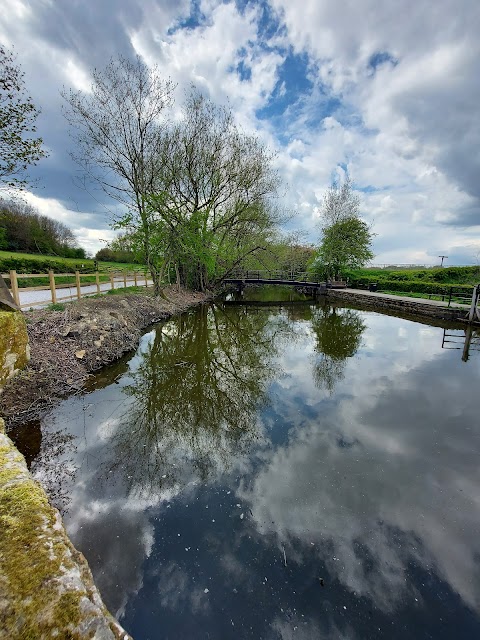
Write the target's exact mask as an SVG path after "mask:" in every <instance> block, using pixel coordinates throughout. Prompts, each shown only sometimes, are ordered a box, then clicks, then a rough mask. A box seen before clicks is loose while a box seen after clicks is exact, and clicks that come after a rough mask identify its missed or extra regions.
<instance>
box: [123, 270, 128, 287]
mask: <svg viewBox="0 0 480 640" xmlns="http://www.w3.org/2000/svg"><path fill="white" fill-rule="evenodd" d="M123 286H124V287H125V289H126V288H127V272H126V271H124V272H123Z"/></svg>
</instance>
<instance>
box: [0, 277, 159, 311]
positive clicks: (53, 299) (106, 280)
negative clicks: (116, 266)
mask: <svg viewBox="0 0 480 640" xmlns="http://www.w3.org/2000/svg"><path fill="white" fill-rule="evenodd" d="M0 275H1V276H2V278H3V279H4V280H5V281H7V283H9V284H10V286H9V290H10V293H11V294H12V297H13V299H14V301H15V304H16V305H17V306H18V307H19V308H20V309H25V308H27V307H32V306H39V305H45V304H56V303H57V302H61V301H63V300H73V299H75V298H76V299H77V300H81V298H84V297H87V296H91V295H95V293H97V294H100V293H102V285H110V290H113V289H122V288H125V287H127V286H132V285H133V286H135V287H137V286H145V287H148V284H149V280H148V276H147V274H145V273H143V274H142V273H140V272H138V271H132V272H126V271H117V272H114V271H109V272H99V271H95V272H94V273H80V272H79V271H75V272H74V273H54V272H53V271H49V272H48V273H17V272H16V271H15V270H13V271H9V272H8V273H2V274H0ZM65 277H69V278H72V279H74V281H73V282H70V283H68V282H67V283H65V282H60V283H59V282H56V280H55V279H56V278H65ZM92 277H94V278H95V281H94V282H91V281H90V282H84V283H83V284H82V279H84V278H90V279H91V278H92ZM24 278H48V281H49V284H48V285H38V286H32V287H20V286H19V284H18V281H19V279H24ZM119 283H122V286H120V287H119V286H116V285H118V284H119ZM86 286H89V287H90V286H91V287H94V291H85V287H86ZM72 288H74V289H75V293H73V294H72V293H70V294H69V295H67V296H65V295H64V296H62V295H57V293H58V292H61V291H62V289H72ZM82 289H83V290H82ZM95 289H96V291H95ZM28 291H45V292H48V293H49V294H50V295H49V297H48V298H46V299H44V300H35V301H30V302H26V303H22V302H21V299H20V294H21V293H23V292H28ZM104 291H105V290H104Z"/></svg>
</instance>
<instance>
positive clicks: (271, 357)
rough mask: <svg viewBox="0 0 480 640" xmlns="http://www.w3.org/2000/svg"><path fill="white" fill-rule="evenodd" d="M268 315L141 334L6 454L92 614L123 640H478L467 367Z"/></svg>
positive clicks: (303, 313)
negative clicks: (34, 489)
mask: <svg viewBox="0 0 480 640" xmlns="http://www.w3.org/2000/svg"><path fill="white" fill-rule="evenodd" d="M283 296H284V297H283V300H284V302H283V304H281V305H276V304H273V303H272V300H274V299H275V297H277V299H278V292H277V293H276V294H273V293H272V292H271V291H269V290H266V291H264V292H263V293H260V292H259V290H257V291H255V290H252V291H250V292H248V291H246V292H245V296H244V297H243V298H242V302H243V303H242V304H238V305H237V304H234V300H229V301H227V302H226V303H218V304H211V305H206V306H203V307H202V308H199V309H196V310H195V311H192V312H191V313H187V314H184V315H182V316H180V317H178V318H175V319H173V320H170V321H169V322H167V323H164V324H160V325H158V326H156V327H155V328H153V329H152V330H151V331H149V332H147V333H146V334H145V335H144V336H143V338H142V340H141V343H140V345H139V348H138V350H137V352H136V353H134V354H130V355H129V356H128V357H127V358H124V359H123V360H121V361H119V362H118V363H116V364H115V365H114V366H112V367H109V368H108V369H105V370H103V371H102V372H101V373H99V374H98V375H97V376H96V377H95V378H94V379H92V381H91V383H90V386H89V388H88V392H87V393H85V394H84V395H82V396H79V397H72V398H69V399H67V400H65V401H64V402H63V403H62V404H61V405H60V406H59V407H58V408H56V409H55V410H54V411H52V412H51V413H50V414H49V415H48V416H46V418H45V419H44V420H43V421H42V422H41V423H37V424H33V425H30V433H31V434H35V433H36V434H37V436H38V437H37V438H35V435H33V436H32V437H31V439H30V441H29V442H23V443H22V441H21V440H20V439H18V440H17V443H18V446H19V447H20V448H23V450H24V452H25V453H26V455H27V457H28V461H29V464H30V465H31V470H32V472H33V473H34V475H35V477H36V478H37V479H39V480H40V481H41V482H42V483H43V485H44V486H45V488H46V489H47V491H48V493H49V495H50V498H51V500H52V502H53V503H54V504H55V505H56V506H57V507H58V508H59V509H60V510H61V512H62V514H63V517H64V521H65V525H66V527H67V531H68V533H69V535H70V537H71V539H72V541H73V543H74V544H75V546H76V547H77V548H78V549H79V550H80V551H82V552H83V553H84V555H85V556H86V558H87V560H88V562H89V564H90V567H91V569H92V572H93V574H94V578H95V581H96V583H97V585H98V587H99V589H100V592H101V594H102V596H103V598H104V601H105V603H106V605H107V606H108V607H109V609H110V610H111V612H112V613H113V614H114V615H116V616H118V618H119V619H120V621H121V623H122V625H123V626H124V627H125V628H126V630H127V631H129V632H130V633H131V634H132V635H133V637H134V638H135V640H146V639H149V640H154V639H157V638H158V639H167V638H168V639H173V638H175V639H178V638H185V639H196V638H210V639H212V640H213V639H219V640H220V639H221V640H225V639H228V638H235V639H239V638H257V639H258V638H262V639H268V640H270V639H272V640H274V639H282V640H287V639H290V638H299V639H301V640H307V639H312V640H313V639H318V638H322V639H328V640H330V639H331V640H334V639H335V640H336V639H345V640H347V639H349V640H372V639H376V638H379V639H380V638H381V639H387V638H388V639H396V638H399V639H400V638H401V639H402V640H405V639H406V638H409V639H412V638H413V639H426V638H435V640H439V639H442V638H445V639H447V638H448V639H451V638H456V639H457V640H458V639H463V638H465V639H471V638H478V637H480V577H479V576H480V421H479V403H478V399H479V390H480V357H478V356H480V354H475V353H472V354H471V357H470V358H469V360H468V361H467V362H463V361H462V358H461V356H462V351H461V350H457V349H454V348H449V349H446V348H442V346H443V347H445V346H451V344H452V343H449V344H446V343H445V342H444V327H443V326H431V325H429V324H425V323H419V322H414V321H411V320H406V319H402V318H398V317H394V316H388V315H381V314H377V313H373V312H366V311H361V310H358V309H352V308H342V307H340V306H328V305H324V304H320V303H314V302H312V301H308V300H305V298H304V297H303V296H301V295H298V294H292V293H290V292H284V293H283ZM255 301H257V302H258V304H255ZM267 301H269V302H270V304H265V303H266V302H267ZM245 302H249V304H245ZM447 330H448V331H449V332H450V333H453V334H455V332H457V334H458V336H459V337H461V335H462V330H459V329H455V328H448V329H447ZM442 343H443V345H442ZM459 346H461V345H459ZM32 442H33V443H34V444H33V445H32ZM32 447H33V448H32Z"/></svg>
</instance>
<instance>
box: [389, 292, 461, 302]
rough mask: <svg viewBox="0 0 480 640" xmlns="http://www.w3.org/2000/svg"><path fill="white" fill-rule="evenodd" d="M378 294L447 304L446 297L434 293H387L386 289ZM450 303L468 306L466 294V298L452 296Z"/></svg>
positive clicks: (447, 297)
mask: <svg viewBox="0 0 480 640" xmlns="http://www.w3.org/2000/svg"><path fill="white" fill-rule="evenodd" d="M378 292H379V293H386V294H388V295H390V296H402V297H407V298H420V299H422V300H438V301H439V302H448V299H449V296H448V295H443V296H442V295H438V294H434V293H418V292H416V291H389V290H388V289H379V290H378ZM451 302H455V303H458V304H469V302H468V294H467V295H466V297H461V298H460V297H457V296H455V295H452V298H451Z"/></svg>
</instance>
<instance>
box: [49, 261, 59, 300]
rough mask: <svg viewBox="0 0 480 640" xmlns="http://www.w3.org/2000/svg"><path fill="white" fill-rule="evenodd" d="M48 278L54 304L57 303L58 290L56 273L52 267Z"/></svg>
mask: <svg viewBox="0 0 480 640" xmlns="http://www.w3.org/2000/svg"><path fill="white" fill-rule="evenodd" d="M48 278H49V280H50V293H51V294H52V304H56V303H57V292H56V290H55V274H54V273H53V271H52V270H51V269H50V271H49V272H48Z"/></svg>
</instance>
